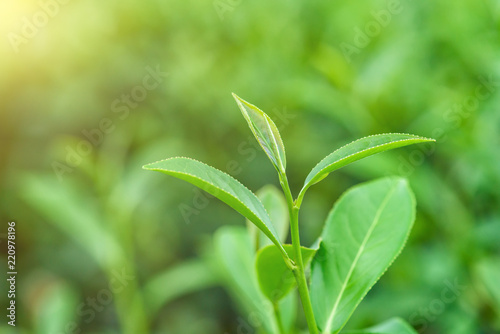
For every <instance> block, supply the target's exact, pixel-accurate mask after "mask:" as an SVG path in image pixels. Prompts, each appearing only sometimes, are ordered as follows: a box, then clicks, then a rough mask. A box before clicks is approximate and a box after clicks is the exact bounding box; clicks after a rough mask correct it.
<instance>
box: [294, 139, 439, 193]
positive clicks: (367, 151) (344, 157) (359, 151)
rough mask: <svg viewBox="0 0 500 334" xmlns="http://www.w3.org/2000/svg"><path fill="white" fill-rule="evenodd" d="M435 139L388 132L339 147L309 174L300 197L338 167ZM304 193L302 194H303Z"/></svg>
mask: <svg viewBox="0 0 500 334" xmlns="http://www.w3.org/2000/svg"><path fill="white" fill-rule="evenodd" d="M429 141H435V140H434V139H430V138H424V137H419V136H416V135H410V134H400V133H387V134H379V135H374V136H368V137H364V138H361V139H358V140H355V141H353V142H352V143H349V144H347V145H345V146H342V147H341V148H339V149H337V150H336V151H334V152H333V153H331V154H330V155H328V156H326V157H325V158H324V159H323V160H321V161H320V162H319V163H318V164H317V165H316V166H315V167H314V168H313V169H312V170H311V172H310V173H309V175H307V177H306V181H305V182H304V186H303V188H302V190H301V191H300V193H301V194H300V195H299V198H300V197H302V196H303V193H304V192H305V191H306V190H307V189H308V188H309V187H310V186H312V185H313V184H315V183H318V182H319V181H321V180H323V179H324V178H325V177H327V176H328V174H329V173H331V172H333V171H334V170H336V169H339V168H341V167H344V166H346V165H348V164H350V163H352V162H355V161H358V160H360V159H363V158H365V157H368V156H370V155H373V154H375V153H379V152H384V151H388V150H391V149H394V148H398V147H403V146H408V145H411V144H417V143H423V142H429ZM301 195H302V196H301Z"/></svg>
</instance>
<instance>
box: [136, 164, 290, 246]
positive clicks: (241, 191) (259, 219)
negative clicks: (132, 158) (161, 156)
mask: <svg viewBox="0 0 500 334" xmlns="http://www.w3.org/2000/svg"><path fill="white" fill-rule="evenodd" d="M143 168H144V169H147V170H154V171H159V172H162V173H165V174H167V175H171V176H175V177H176V178H179V179H181V180H184V181H187V182H189V183H191V184H193V185H195V186H197V187H199V188H201V189H202V190H205V191H206V192H208V193H209V194H211V195H213V196H215V197H217V198H218V199H220V200H221V201H223V202H224V203H226V204H227V205H229V206H230V207H232V208H233V209H235V210H236V211H238V212H239V213H241V214H242V215H243V216H244V217H246V218H248V219H249V220H250V221H251V222H252V223H254V224H255V225H256V226H257V227H258V228H259V229H260V230H262V232H264V234H265V235H266V236H267V237H268V238H269V239H271V241H272V242H273V243H274V244H275V245H276V246H278V248H279V249H280V250H281V253H282V254H283V255H284V256H286V252H285V250H284V249H283V246H282V245H281V242H280V241H279V238H278V235H277V233H276V231H275V230H274V227H273V224H272V223H271V219H270V218H269V215H268V214H267V212H266V209H265V208H264V206H263V205H262V203H261V202H260V200H259V199H258V198H257V196H255V194H254V193H252V192H251V191H250V190H248V188H246V187H245V186H244V185H242V184H241V183H240V182H238V181H237V180H236V179H235V178H233V177H232V176H230V175H228V174H226V173H224V172H222V171H220V170H218V169H215V168H213V167H210V166H208V165H205V164H204V163H202V162H199V161H196V160H193V159H189V158H181V157H178V158H170V159H167V160H162V161H158V162H154V163H152V164H149V165H145V166H143Z"/></svg>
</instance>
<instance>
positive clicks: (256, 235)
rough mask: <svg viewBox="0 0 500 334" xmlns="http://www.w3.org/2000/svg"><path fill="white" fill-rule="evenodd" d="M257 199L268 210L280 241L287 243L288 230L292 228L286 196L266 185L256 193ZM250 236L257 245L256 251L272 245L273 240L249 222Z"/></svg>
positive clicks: (273, 187)
mask: <svg viewBox="0 0 500 334" xmlns="http://www.w3.org/2000/svg"><path fill="white" fill-rule="evenodd" d="M256 195H257V197H258V198H259V199H260V201H261V202H262V204H263V205H264V208H265V209H266V211H267V213H268V214H269V217H270V218H271V222H272V223H273V225H274V229H275V230H276V232H277V234H278V237H279V240H280V241H281V242H282V243H283V242H285V241H286V238H287V236H288V228H289V226H290V220H289V214H288V206H287V204H286V199H285V196H284V195H283V192H282V191H281V190H279V189H278V188H276V187H275V186H273V185H270V184H269V185H266V186H264V187H263V188H261V189H259V190H258V191H257V193H256ZM247 227H248V231H249V233H250V236H251V238H252V240H253V241H254V244H255V249H257V250H259V249H260V248H262V247H264V246H268V245H272V242H271V240H269V238H268V237H266V235H265V234H264V233H262V231H260V230H258V229H257V228H256V227H255V225H254V224H252V223H251V222H248V224H247Z"/></svg>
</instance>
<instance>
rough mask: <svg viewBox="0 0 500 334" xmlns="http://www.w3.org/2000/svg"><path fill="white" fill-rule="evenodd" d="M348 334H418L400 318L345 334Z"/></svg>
mask: <svg viewBox="0 0 500 334" xmlns="http://www.w3.org/2000/svg"><path fill="white" fill-rule="evenodd" d="M345 333H346V334H347V333H350V334H418V333H417V331H416V330H415V329H413V328H412V327H411V326H410V325H409V324H408V323H407V322H406V321H404V320H403V319H401V318H393V319H390V320H387V321H385V322H383V323H381V324H379V325H376V326H373V327H370V328H366V329H363V330H361V331H354V332H345Z"/></svg>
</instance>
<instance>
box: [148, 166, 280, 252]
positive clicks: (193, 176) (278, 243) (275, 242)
mask: <svg viewBox="0 0 500 334" xmlns="http://www.w3.org/2000/svg"><path fill="white" fill-rule="evenodd" d="M174 159H188V160H191V161H196V162H199V163H202V164H204V165H206V166H208V167H211V168H213V169H215V170H217V171H219V172H221V173H223V174H225V175H227V176H228V177H230V178H231V179H233V180H235V181H236V182H237V183H239V184H240V185H241V186H242V187H244V188H245V189H246V190H248V191H249V192H250V193H251V194H253V195H254V196H255V198H256V199H257V200H258V201H259V203H260V204H261V205H262V208H263V209H264V212H265V213H266V215H267V217H268V218H269V221H270V222H271V218H270V217H269V213H268V212H267V210H266V208H265V207H264V204H262V202H261V201H260V199H259V198H258V197H257V196H256V195H255V193H254V192H252V191H251V190H250V189H248V188H247V187H246V186H245V185H244V184H242V183H241V182H240V181H238V180H237V179H236V178H234V177H232V176H231V175H229V174H228V173H226V172H223V171H221V170H220V169H217V168H215V167H212V166H210V165H207V164H206V163H204V162H202V161H199V160H196V159H193V158H189V157H183V156H177V157H172V158H168V159H162V160H158V161H155V162H152V163H149V164H147V165H144V166H142V169H145V170H152V171H162V170H166V169H162V168H148V167H147V166H149V165H153V164H157V163H160V162H163V161H168V160H174ZM175 173H177V174H184V175H189V176H191V177H192V178H195V179H198V180H200V181H202V182H206V180H203V179H202V178H199V177H197V176H195V175H193V174H190V173H187V172H175ZM211 185H212V186H213V187H214V188H216V189H218V190H219V191H221V192H223V193H225V194H227V195H229V196H231V197H232V198H234V199H236V200H237V201H238V202H240V203H241V204H242V205H243V206H244V207H245V208H246V209H247V210H248V211H250V212H252V213H253V211H252V210H250V208H249V207H248V206H247V205H245V203H243V202H241V201H240V200H239V199H238V198H236V197H234V196H233V195H232V194H230V193H228V192H227V191H225V190H223V189H221V188H219V187H217V186H216V185H214V184H213V183H211ZM202 190H203V189H202ZM253 214H254V215H255V216H256V217H257V218H258V219H259V220H260V218H259V217H258V216H257V215H256V214H255V213H253ZM262 223H263V224H264V226H266V227H267V230H268V231H269V233H270V234H271V235H273V233H272V231H271V230H270V229H269V227H268V226H267V225H266V224H265V223H264V222H262ZM271 224H272V222H271ZM257 228H259V227H257ZM268 237H269V236H268ZM273 237H274V239H275V240H271V241H272V242H273V243H274V244H275V245H276V246H277V247H278V248H279V249H280V251H281V253H282V254H283V255H284V254H287V253H286V251H285V249H284V248H283V246H282V244H281V242H279V240H278V239H277V238H276V236H274V235H273ZM287 257H288V254H287Z"/></svg>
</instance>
